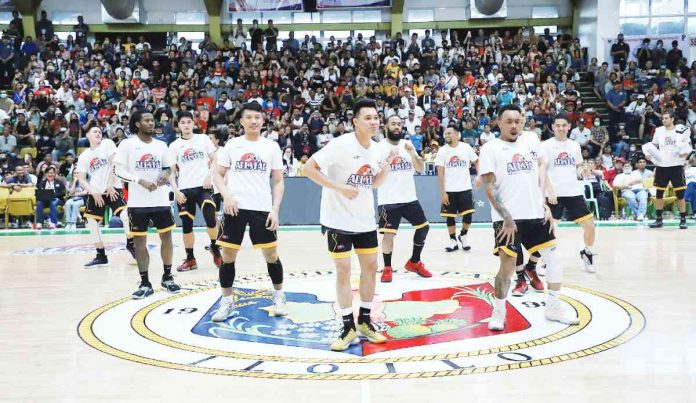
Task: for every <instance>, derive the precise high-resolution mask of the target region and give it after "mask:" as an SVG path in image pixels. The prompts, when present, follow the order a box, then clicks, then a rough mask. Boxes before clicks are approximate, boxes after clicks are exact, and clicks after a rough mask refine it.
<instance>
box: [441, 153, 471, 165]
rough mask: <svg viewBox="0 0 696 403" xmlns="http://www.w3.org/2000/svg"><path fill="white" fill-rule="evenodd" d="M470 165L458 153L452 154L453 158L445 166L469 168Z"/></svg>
mask: <svg viewBox="0 0 696 403" xmlns="http://www.w3.org/2000/svg"><path fill="white" fill-rule="evenodd" d="M468 166H469V163H468V162H467V161H466V160H462V159H460V158H459V157H457V156H456V155H454V156H452V158H450V159H449V161H447V162H446V163H445V168H467V167H468Z"/></svg>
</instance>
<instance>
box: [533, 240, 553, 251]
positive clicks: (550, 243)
mask: <svg viewBox="0 0 696 403" xmlns="http://www.w3.org/2000/svg"><path fill="white" fill-rule="evenodd" d="M552 246H556V240H555V239H552V240H550V241H547V242H544V243H540V244H539V245H536V246H532V247H531V248H529V249H527V252H529V254H532V253H534V252H538V251H540V250H542V249H546V248H550V247H552Z"/></svg>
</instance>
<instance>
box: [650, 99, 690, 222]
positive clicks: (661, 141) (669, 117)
mask: <svg viewBox="0 0 696 403" xmlns="http://www.w3.org/2000/svg"><path fill="white" fill-rule="evenodd" d="M689 133H690V132H689V128H688V127H686V126H684V125H681V124H680V125H677V126H675V125H674V114H673V113H672V112H665V113H663V114H662V126H661V127H658V128H657V129H655V135H654V136H653V139H652V141H651V144H652V145H653V146H654V148H657V150H654V149H653V150H654V152H646V153H645V156H646V157H647V158H648V159H649V160H650V161H652V162H653V163H654V164H655V165H657V166H656V167H655V182H654V183H655V189H657V194H656V196H657V197H656V199H655V215H656V217H655V222H653V223H650V228H662V225H663V224H662V209H663V208H664V206H665V200H664V197H665V190H667V186H669V184H670V183H671V184H672V188H673V189H674V193H675V194H676V196H677V200H678V203H679V228H680V229H687V228H688V227H687V224H686V201H685V200H684V191H685V190H686V177H685V175H684V161H686V158H687V157H688V156H689V154H690V153H691V150H692V148H691V140H690V139H689Z"/></svg>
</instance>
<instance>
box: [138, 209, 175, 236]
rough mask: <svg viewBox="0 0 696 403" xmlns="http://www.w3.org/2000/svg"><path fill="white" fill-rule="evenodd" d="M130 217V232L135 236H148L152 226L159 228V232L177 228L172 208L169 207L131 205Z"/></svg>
mask: <svg viewBox="0 0 696 403" xmlns="http://www.w3.org/2000/svg"><path fill="white" fill-rule="evenodd" d="M128 218H129V219H130V232H131V234H132V235H134V236H146V235H147V229H148V228H149V227H150V226H153V227H155V228H157V232H159V233H162V232H168V231H171V230H173V229H174V228H176V224H174V217H172V209H171V208H169V207H130V208H128Z"/></svg>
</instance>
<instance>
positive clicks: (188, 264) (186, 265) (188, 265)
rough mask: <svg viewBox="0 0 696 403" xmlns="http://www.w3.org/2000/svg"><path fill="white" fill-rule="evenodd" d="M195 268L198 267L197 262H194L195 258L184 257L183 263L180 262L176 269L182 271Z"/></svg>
mask: <svg viewBox="0 0 696 403" xmlns="http://www.w3.org/2000/svg"><path fill="white" fill-rule="evenodd" d="M197 268H198V263H196V259H184V263H182V264H181V265H180V266H179V267H177V268H176V271H179V272H184V271H191V270H196V269H197Z"/></svg>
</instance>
